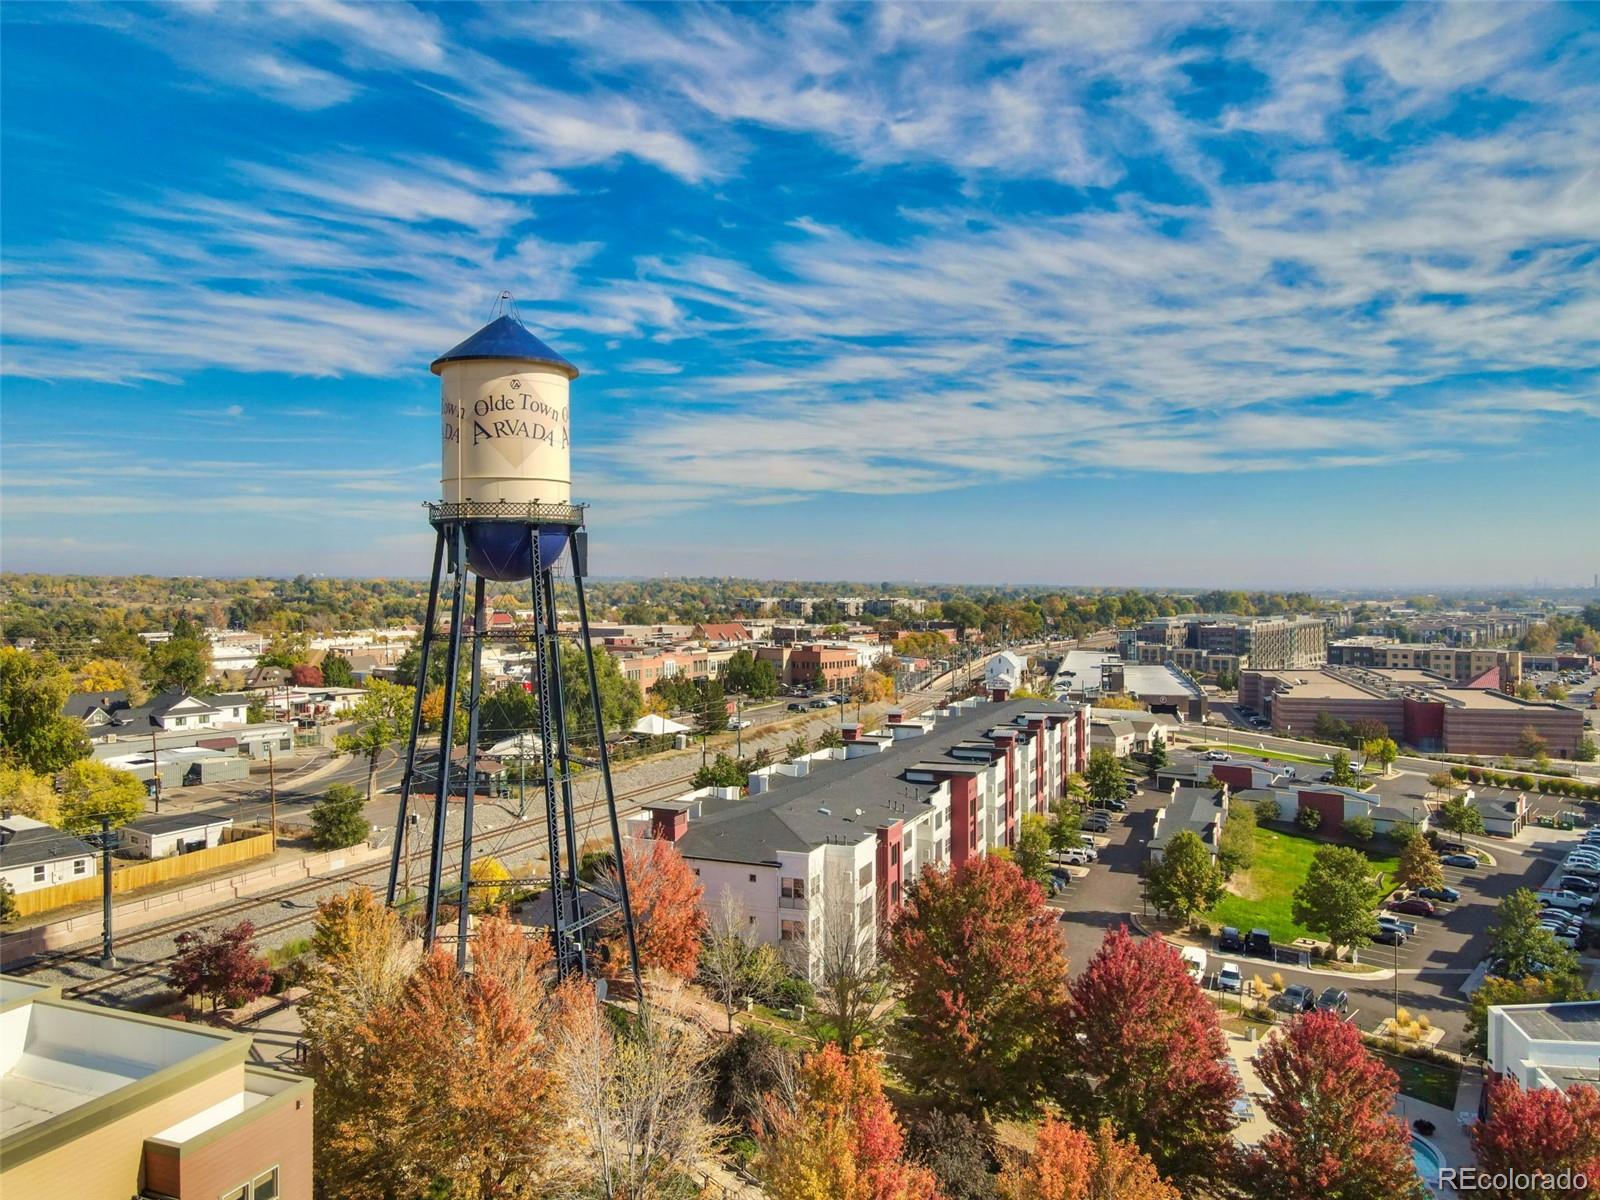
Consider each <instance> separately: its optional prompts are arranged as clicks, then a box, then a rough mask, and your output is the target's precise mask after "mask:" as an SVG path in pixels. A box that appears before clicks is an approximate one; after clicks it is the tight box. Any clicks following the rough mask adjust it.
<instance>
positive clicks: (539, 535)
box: [388, 295, 639, 986]
mask: <svg viewBox="0 0 1600 1200" xmlns="http://www.w3.org/2000/svg"><path fill="white" fill-rule="evenodd" d="M509 299H510V298H509V296H507V295H502V296H501V302H502V304H503V305H504V306H505V309H506V311H504V312H502V313H501V315H500V316H498V317H496V318H495V319H494V320H492V321H490V322H489V324H487V325H485V326H484V327H483V328H482V329H480V330H478V332H477V333H474V334H473V335H472V336H471V337H469V338H467V340H466V341H464V342H462V343H460V344H459V345H457V346H455V347H453V348H451V349H450V350H447V351H446V352H445V353H444V354H442V355H440V356H439V357H438V358H436V359H435V360H434V361H433V366H432V370H433V373H434V374H435V375H437V376H439V382H440V397H439V401H440V434H441V439H442V453H441V470H440V480H439V482H440V496H441V498H440V500H439V501H438V502H437V503H432V504H429V505H428V506H427V509H428V521H429V523H430V524H431V525H432V526H433V528H434V530H435V533H436V535H437V536H436V538H435V541H434V551H433V573H432V577H431V581H430V583H429V585H428V609H427V616H426V618H425V620H424V625H423V631H422V641H421V656H420V661H419V663H418V667H417V683H418V686H417V689H416V699H415V703H414V705H413V708H412V713H411V736H410V739H409V742H408V744H407V748H406V760H405V772H404V774H403V775H402V777H401V782H400V808H399V813H398V816H397V821H396V825H395V841H394V847H393V851H392V854H391V859H390V865H389V884H388V900H389V903H390V904H391V905H392V904H393V903H394V902H395V888H396V884H397V882H398V880H399V876H400V868H401V864H402V862H403V861H404V860H405V859H406V857H407V856H408V855H409V854H410V853H411V849H410V848H409V847H408V846H406V836H407V833H408V832H409V816H410V814H409V811H408V810H409V807H410V802H411V795H412V787H413V783H414V782H415V780H416V778H417V767H418V765H419V762H423V761H425V759H426V757H427V755H428V754H429V752H428V751H427V750H425V749H423V748H420V747H419V745H418V737H419V734H420V733H421V727H422V700H423V695H424V693H425V692H426V691H427V679H428V665H429V661H430V659H431V656H432V654H433V652H434V644H435V643H436V642H443V643H444V644H445V672H444V690H445V696H444V709H443V717H442V728H441V730H440V737H439V751H438V759H437V772H436V774H435V775H434V777H433V779H434V782H435V802H434V809H433V823H432V828H431V830H430V835H431V836H430V840H429V854H428V882H427V895H426V898H425V907H424V910H423V921H424V924H423V937H424V940H425V943H426V944H427V945H429V946H431V945H432V944H433V942H434V939H435V937H436V935H437V933H438V922H439V907H440V901H441V898H442V897H443V896H444V894H445V890H446V886H447V885H446V884H445V883H444V880H445V877H446V860H447V856H448V847H447V841H448V839H447V837H446V831H447V824H448V820H447V814H448V810H449V804H450V800H451V797H452V795H453V794H454V793H455V791H456V788H457V783H458V781H459V784H460V787H459V790H460V794H461V802H462V838H461V847H460V849H461V856H460V862H461V867H460V875H459V881H458V882H453V886H451V887H450V890H451V891H452V892H455V893H456V894H457V895H458V896H459V900H460V903H459V915H458V918H457V920H458V928H457V941H456V961H457V963H458V964H460V965H462V966H465V963H466V954H467V921H468V915H467V914H468V907H469V905H468V903H467V900H468V897H469V895H470V888H471V880H472V843H473V827H472V826H473V805H474V801H475V798H476V792H477V789H478V785H479V781H478V746H479V720H478V714H479V701H480V699H481V694H482V680H483V670H482V660H483V644H484V641H485V640H486V639H488V638H491V637H506V638H511V639H515V640H517V641H519V642H527V643H528V644H530V645H531V647H532V650H533V657H534V680H533V685H532V686H533V691H534V694H535V696H536V698H537V710H538V716H537V723H536V726H535V728H534V730H533V731H532V732H533V735H534V737H535V738H536V739H537V741H538V745H539V755H540V758H541V765H542V767H543V771H542V777H543V790H544V825H545V829H544V833H545V838H546V848H547V851H548V855H549V862H550V874H549V878H548V880H547V881H546V880H539V881H527V882H530V883H531V882H548V884H549V892H548V896H547V899H548V905H547V908H548V919H549V922H550V936H551V939H552V942H553V945H554V947H555V951H556V962H557V965H558V967H559V968H560V970H561V972H562V974H564V975H570V974H584V973H587V972H589V971H590V970H591V969H592V968H593V965H594V964H593V961H592V960H593V952H594V948H595V935H596V932H597V928H598V926H599V924H600V922H602V921H604V920H606V919H607V918H609V917H612V916H614V915H616V914H618V913H620V915H621V920H622V925H623V928H624V930H625V931H626V934H627V943H628V952H629V956H630V960H631V963H630V965H631V966H632V968H633V974H634V979H635V985H636V986H637V983H638V974H639V955H638V946H637V942H636V939H635V936H634V928H633V916H632V909H631V907H630V905H629V902H628V882H627V877H626V875H625V874H624V873H623V869H622V834H621V830H620V827H619V825H618V822H617V805H616V794H615V792H614V791H613V789H612V784H611V759H610V755H609V753H608V751H607V748H606V740H605V723H604V720H603V718H602V711H601V703H600V689H599V686H598V681H597V680H596V677H595V674H596V673H595V660H594V647H593V646H592V644H591V643H590V639H589V609H588V602H587V601H586V599H585V598H584V586H583V580H584V575H585V573H586V571H587V566H588V564H587V557H588V555H587V534H586V532H585V530H584V512H583V506H582V505H575V504H573V503H572V471H571V466H570V460H571V453H570V451H571V440H570V432H571V423H570V409H569V405H568V395H569V386H570V384H571V382H572V381H573V380H574V379H576V378H577V377H578V368H577V367H575V366H573V365H572V364H571V363H570V362H568V361H567V360H566V359H564V358H562V357H561V356H560V355H559V354H557V353H556V352H555V351H554V350H552V349H551V348H550V347H549V346H547V345H545V344H544V342H542V341H540V340H539V339H538V338H537V337H535V336H534V335H533V334H532V333H530V332H529V331H528V329H527V327H526V326H524V325H523V323H522V321H521V320H520V319H519V318H518V316H517V315H516V311H515V309H514V308H513V307H511V306H510V304H509ZM563 556H565V557H566V558H567V559H568V561H569V562H570V564H571V570H572V582H573V585H574V588H575V591H576V595H577V609H578V623H577V627H576V629H575V630H573V631H572V633H574V634H575V635H576V640H577V643H578V644H579V645H580V646H581V647H582V650H583V659H584V670H585V671H586V672H587V674H588V683H589V689H588V690H589V697H590V702H591V703H590V707H591V709H592V714H591V713H583V714H577V713H569V712H567V711H566V706H565V705H564V703H563V692H562V686H561V683H562V681H561V655H560V641H559V638H560V630H559V626H558V623H557V619H556V600H555V581H556V574H557V570H558V567H559V565H560V563H561V560H562V558H563ZM447 574H448V575H449V576H450V578H451V580H452V583H453V586H452V590H451V593H450V625H449V629H448V631H447V632H441V631H440V630H439V628H438V625H437V620H438V615H439V600H440V594H441V585H442V584H443V582H444V580H445V576H446V575H447ZM469 579H470V580H471V581H472V583H471V586H472V590H473V608H472V615H471V620H470V622H469V621H468V620H467V619H466V613H465V612H464V611H463V609H464V606H465V598H466V595H467V590H468V581H469ZM489 580H493V581H495V582H496V583H506V584H515V583H524V582H525V583H527V584H528V586H529V587H530V589H531V600H532V610H533V621H532V623H531V627H525V628H520V629H511V630H509V631H506V632H504V633H500V632H499V631H495V632H491V631H490V630H488V629H487V628H486V627H485V626H486V624H487V622H486V620H485V604H484V589H485V584H486V583H487V581H489ZM469 629H470V649H469V653H470V654H471V669H470V673H469V680H470V682H469V684H468V688H467V697H466V705H465V709H464V712H465V715H466V720H467V738H466V755H465V759H464V761H463V763H462V765H461V767H460V770H459V772H458V771H457V768H456V764H455V763H454V762H453V761H452V754H451V750H452V747H453V745H454V742H455V734H456V727H455V726H456V708H457V705H458V703H459V701H460V697H459V695H458V692H459V690H460V666H461V653H462V646H463V643H464V641H466V640H467V639H468V637H469V635H468V630H469ZM591 715H592V718H593V721H594V726H593V729H594V738H595V745H596V747H597V755H598V759H599V767H600V772H599V773H600V777H601V782H602V785H603V790H604V797H605V808H606V813H605V818H606V820H607V821H608V822H609V826H610V835H611V847H612V853H613V855H614V858H615V862H616V883H615V885H613V884H611V883H609V882H605V883H587V882H585V881H583V880H582V879H581V878H580V877H579V874H578V867H579V861H578V852H579V846H580V838H581V833H582V831H581V829H580V826H579V822H580V816H579V814H578V813H577V812H576V810H575V808H576V806H575V804H574V797H573V787H572V783H573V779H572V776H573V770H572V768H573V759H572V754H571V742H572V739H571V737H570V736H569V735H570V734H571V733H572V732H573V731H574V730H575V729H576V728H577V726H578V725H579V724H582V723H584V722H586V721H587V720H588V719H589V718H590V716H591Z"/></svg>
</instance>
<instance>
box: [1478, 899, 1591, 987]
mask: <svg viewBox="0 0 1600 1200" xmlns="http://www.w3.org/2000/svg"><path fill="white" fill-rule="evenodd" d="M1543 911H1544V909H1543V908H1541V907H1540V905H1539V898H1538V896H1536V895H1534V893H1533V892H1532V891H1531V890H1530V889H1528V888H1518V889H1517V890H1516V891H1514V892H1512V893H1511V894H1510V895H1509V896H1507V897H1506V898H1505V899H1504V900H1502V901H1500V905H1499V907H1498V908H1496V909H1495V919H1494V924H1493V925H1491V926H1490V927H1489V948H1490V952H1491V953H1492V954H1493V956H1494V957H1495V958H1499V959H1504V960H1505V962H1504V966H1503V968H1502V970H1501V971H1500V972H1499V974H1502V975H1503V976H1505V977H1506V978H1508V979H1522V978H1524V977H1526V976H1529V975H1547V976H1548V975H1571V974H1574V973H1576V971H1577V969H1578V957H1577V955H1575V954H1573V952H1572V951H1571V950H1568V949H1567V948H1566V947H1565V946H1563V945H1562V944H1561V943H1560V942H1558V941H1556V939H1555V937H1554V936H1553V935H1552V934H1551V933H1550V931H1549V930H1548V929H1544V928H1542V927H1541V926H1540V925H1539V917H1540V914H1541V913H1543Z"/></svg>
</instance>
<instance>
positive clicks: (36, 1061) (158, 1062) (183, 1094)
mask: <svg viewBox="0 0 1600 1200" xmlns="http://www.w3.org/2000/svg"><path fill="white" fill-rule="evenodd" d="M250 1046H251V1039H250V1037H249V1036H247V1035H244V1034H237V1033H229V1032H225V1031H223V1030H218V1029H210V1028H206V1027H203V1026H199V1025H185V1024H181V1023H179V1022H177V1021H169V1020H165V1019H162V1018H158V1017H147V1016H142V1015H138V1014H135V1013H127V1012H120V1011H118V1010H116V1009H110V1008H100V1007H96V1006H94V1005H90V1004H80V1003H77V1002H74V1001H70V1000H63V999H62V998H61V992H60V988H59V987H48V986H44V985H40V984H34V983H30V982H28V981H26V980H22V979H17V978H15V977H13V976H0V1071H3V1075H0V1195H4V1196H6V1197H11V1196H16V1197H19V1198H20V1197H68V1196H70V1197H72V1198H73V1200H129V1197H141V1198H148V1200H280V1198H281V1200H310V1197H311V1113H312V1087H313V1085H312V1083H311V1081H310V1080H309V1079H302V1078H300V1077H298V1076H295V1075H288V1074H285V1073H283V1072H279V1071H273V1070H268V1069H266V1068H264V1067H258V1066H254V1065H252V1064H251V1063H250V1062H249V1061H248V1060H249V1056H250Z"/></svg>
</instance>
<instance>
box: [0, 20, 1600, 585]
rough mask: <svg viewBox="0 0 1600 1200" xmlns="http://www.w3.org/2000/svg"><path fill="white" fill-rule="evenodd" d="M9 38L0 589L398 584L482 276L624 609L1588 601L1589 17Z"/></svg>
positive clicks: (479, 304) (419, 535)
mask: <svg viewBox="0 0 1600 1200" xmlns="http://www.w3.org/2000/svg"><path fill="white" fill-rule="evenodd" d="M0 19H3V21H4V40H5V48H6V54H5V59H6V70H5V73H4V83H3V95H0V100H3V114H4V115H3V121H4V125H3V134H4V137H3V143H0V152H3V160H0V161H3V164H4V166H3V169H4V180H3V182H4V188H3V193H0V219H3V230H4V247H3V249H4V271H5V287H4V312H3V358H0V362H3V367H4V380H3V386H4V404H3V415H0V420H3V426H0V432H3V436H4V447H3V468H4V471H3V480H0V487H3V492H0V499H3V501H4V543H3V553H4V565H5V566H6V567H7V568H8V569H17V570H22V569H33V570H82V571H105V572H124V571H156V572H163V573H167V572H170V573H182V572H195V573H221V574H241V573H267V574H293V573H298V572H302V571H303V572H326V573H333V574H417V573H421V572H422V571H423V570H425V568H426V560H427V555H428V539H429V531H428V529H427V527H426V525H425V523H424V521H423V516H422V513H421V510H420V508H419V504H420V502H421V501H423V500H425V499H427V498H429V497H431V496H433V495H435V493H436V490H437V486H438V484H437V479H438V442H437V437H438V430H437V420H438V418H437V381H436V380H435V379H434V377H433V376H431V375H430V374H429V373H428V370H427V364H428V362H429V361H430V360H431V359H432V358H433V357H434V356H435V355H436V354H437V353H439V352H440V351H442V350H443V349H445V348H447V347H448V346H450V345H452V344H454V343H455V342H456V341H457V340H459V339H460V338H461V337H462V336H464V335H465V334H466V333H468V332H470V331H471V330H472V329H474V328H476V327H477V326H478V325H480V324H481V323H483V321H484V320H486V319H487V318H488V316H489V315H490V311H491V306H492V304H493V300H494V297H495V295H496V294H497V293H498V292H499V291H500V290H501V289H502V288H504V289H509V290H510V291H512V292H513V293H514V294H515V295H516V297H517V298H518V303H519V307H520V310H521V312H522V314H523V316H524V318H525V319H526V320H527V322H528V323H529V325H530V326H532V327H533V328H534V329H535V330H536V331H537V332H539V333H540V334H541V335H542V336H544V337H545V338H546V340H548V341H549V342H550V343H551V344H552V345H554V346H555V347H556V348H557V349H558V350H560V351H561V352H562V353H563V354H565V355H566V356H567V357H569V358H571V359H572V360H573V361H574V362H576V363H578V364H579V366H580V367H581V368H582V369H583V372H584V373H583V377H582V378H581V379H579V380H578V382H577V383H576V385H575V391H574V397H573V410H574V439H575V445H576V449H575V460H574V468H575V492H576V493H577V495H578V497H579V498H580V499H586V500H588V501H590V502H591V503H592V506H593V507H592V510H591V526H592V528H593V530H594V534H593V540H594V544H595V569H596V570H597V571H599V572H601V573H605V574H614V575H615V574H628V575H642V574H661V573H667V574H708V573H718V574H739V575H758V576H777V577H797V578H819V577H820V578H859V579H872V580H876V579H923V580H953V581H1011V582H1021V581H1039V582H1071V583H1082V584H1116V585H1121V584H1160V583H1193V584H1229V585H1245V586H1249V585H1263V586H1291V585H1292V586H1302V585H1311V586H1315V585H1347V586H1363V585H1369V584H1370V585H1384V584H1428V583H1433V584H1440V585H1444V584H1472V583H1496V582H1502V581H1524V580H1529V579H1532V578H1534V577H1540V578H1544V579H1555V580H1566V579H1572V580H1579V579H1587V578H1588V577H1589V575H1590V574H1591V573H1592V572H1593V571H1594V570H1595V569H1597V568H1600V561H1596V560H1600V540H1597V539H1596V536H1595V528H1596V525H1595V517H1596V515H1597V514H1596V505H1595V491H1594V482H1593V480H1594V475H1595V466H1594V464H1595V463H1596V462H1600V433H1597V430H1600V420H1597V418H1600V369H1597V363H1600V263H1597V254H1600V166H1597V164H1600V8H1595V7H1593V6H1590V7H1587V8H1585V7H1545V6H1539V5H1521V4H1519V5H1500V6H1497V5H1489V4H1472V5H1460V6H1451V5H1404V6H1388V5H1377V6H1362V7H1359V8H1358V7H1335V6H1326V5H1324V6H1311V5H1299V6H1292V7H1273V6H1269V5H1251V6H1246V7H1238V8H1228V7H1212V6H1205V7H1190V6H1187V5H1182V4H1161V5H1155V4H1146V5H1138V6H1118V5H1099V6H1089V7H1067V6H1056V5H1036V6H1017V7H1009V6H981V7H980V6H959V5H954V4H945V5H938V6H931V7H914V6H913V7H908V6H894V7H891V6H878V7H860V8H858V7H849V6H842V5H830V6H824V7H807V6H803V5H780V6H761V7H757V6H748V7H739V8H733V9H728V8H717V7H669V6H662V5H652V6H648V7H627V6H605V7H601V6H594V7H585V6H578V5H569V4H562V5H547V6H521V7H518V6H510V5H502V6H490V7H483V8H478V7H473V6H469V5H465V4H456V5H449V6H443V7H438V8H425V7H409V6H405V5H393V6H381V5H356V4H346V3H340V2H338V0H316V2H308V3H289V4H242V3H229V4H215V5H208V4H193V5H184V6H166V7H158V6H154V5H138V6H129V7H121V6H100V5H90V4H83V5H72V6H70V7H68V6H59V7H58V6H53V5H49V4H11V5H6V6H5V7H4V9H3V10H0Z"/></svg>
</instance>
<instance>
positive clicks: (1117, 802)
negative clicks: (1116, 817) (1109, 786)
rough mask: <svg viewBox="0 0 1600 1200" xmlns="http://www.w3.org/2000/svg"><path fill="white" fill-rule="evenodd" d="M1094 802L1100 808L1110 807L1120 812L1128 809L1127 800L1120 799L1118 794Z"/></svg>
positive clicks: (1113, 810)
mask: <svg viewBox="0 0 1600 1200" xmlns="http://www.w3.org/2000/svg"><path fill="white" fill-rule="evenodd" d="M1095 804H1096V805H1097V806H1098V807H1100V808H1107V809H1110V810H1111V811H1112V812H1119V813H1120V812H1127V811H1128V802H1127V801H1126V800H1124V799H1122V798H1121V797H1120V796H1113V797H1112V798H1111V799H1109V800H1096V801H1095Z"/></svg>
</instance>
